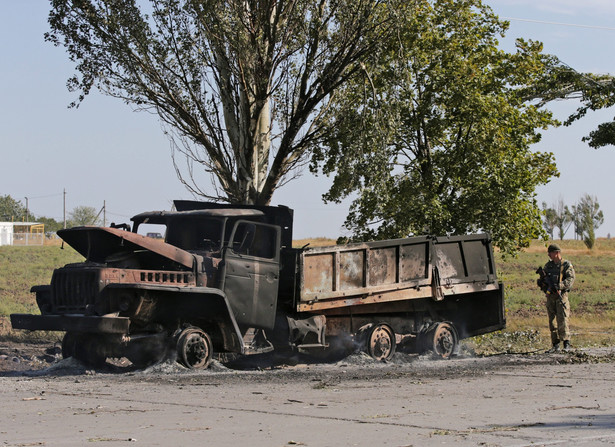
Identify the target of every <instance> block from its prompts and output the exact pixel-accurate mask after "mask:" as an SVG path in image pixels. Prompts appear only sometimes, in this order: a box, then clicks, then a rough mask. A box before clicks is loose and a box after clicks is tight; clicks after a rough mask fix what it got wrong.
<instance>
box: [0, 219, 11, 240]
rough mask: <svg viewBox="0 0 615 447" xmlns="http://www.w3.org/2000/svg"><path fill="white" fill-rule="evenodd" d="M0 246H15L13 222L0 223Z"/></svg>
mask: <svg viewBox="0 0 615 447" xmlns="http://www.w3.org/2000/svg"><path fill="white" fill-rule="evenodd" d="M0 245H13V222H0Z"/></svg>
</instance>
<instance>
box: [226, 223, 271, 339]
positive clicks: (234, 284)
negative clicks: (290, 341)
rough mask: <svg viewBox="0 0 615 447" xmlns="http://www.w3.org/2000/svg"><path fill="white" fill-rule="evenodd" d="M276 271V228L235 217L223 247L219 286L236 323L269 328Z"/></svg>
mask: <svg viewBox="0 0 615 447" xmlns="http://www.w3.org/2000/svg"><path fill="white" fill-rule="evenodd" d="M279 273H280V228H279V227H277V226H275V225H267V224H263V223H257V222H250V221H238V222H237V223H236V224H235V227H234V229H233V231H232V233H231V237H230V239H229V243H228V245H227V246H226V248H225V250H224V273H223V281H224V282H223V290H224V292H225V293H226V296H227V298H228V300H229V303H230V305H231V307H232V308H233V312H234V313H235V319H236V320H237V322H238V323H239V324H240V325H244V326H246V327H254V328H263V329H271V328H273V326H274V323H275V313H276V305H277V300H278V284H279Z"/></svg>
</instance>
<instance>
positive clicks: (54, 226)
mask: <svg viewBox="0 0 615 447" xmlns="http://www.w3.org/2000/svg"><path fill="white" fill-rule="evenodd" d="M36 221H37V222H39V223H42V224H45V232H46V233H48V232H52V233H55V232H56V231H58V230H60V229H61V228H63V227H64V224H63V223H62V222H58V221H56V220H55V219H54V218H52V217H37V218H36Z"/></svg>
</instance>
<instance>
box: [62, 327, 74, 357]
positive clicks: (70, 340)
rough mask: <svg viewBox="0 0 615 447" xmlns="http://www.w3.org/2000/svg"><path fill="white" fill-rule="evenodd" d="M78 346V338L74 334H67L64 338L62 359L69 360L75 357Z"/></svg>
mask: <svg viewBox="0 0 615 447" xmlns="http://www.w3.org/2000/svg"><path fill="white" fill-rule="evenodd" d="M76 346H77V336H76V335H75V333H74V332H67V333H66V334H64V338H62V358H63V359H67V358H69V357H74V356H75V348H76Z"/></svg>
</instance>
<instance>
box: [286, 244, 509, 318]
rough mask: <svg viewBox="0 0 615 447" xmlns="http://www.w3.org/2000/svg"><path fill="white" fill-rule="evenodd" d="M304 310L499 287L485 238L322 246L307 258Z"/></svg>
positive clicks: (299, 306) (300, 308) (300, 306)
mask: <svg viewBox="0 0 615 447" xmlns="http://www.w3.org/2000/svg"><path fill="white" fill-rule="evenodd" d="M301 258H302V259H301V261H302V267H303V269H302V277H301V280H300V291H299V295H300V299H299V302H298V304H297V310H298V311H299V312H315V311H324V310H327V309H334V308H336V307H353V306H364V305H371V304H376V303H383V302H389V301H391V302H394V301H400V300H412V299H420V298H432V299H433V300H435V301H441V300H443V299H444V298H445V296H448V295H458V294H466V293H476V292H482V291H487V290H492V289H497V287H498V286H497V281H496V278H495V276H494V275H493V272H494V265H493V260H492V258H491V246H490V243H489V238H488V236H486V235H479V236H460V237H445V238H429V237H417V238H407V239H396V240H389V241H380V242H368V243H362V244H350V245H347V246H335V247H319V248H317V249H312V250H306V251H305V252H304V253H303V254H302V256H301Z"/></svg>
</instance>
